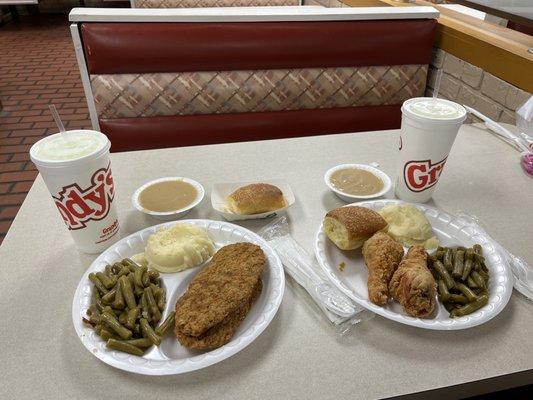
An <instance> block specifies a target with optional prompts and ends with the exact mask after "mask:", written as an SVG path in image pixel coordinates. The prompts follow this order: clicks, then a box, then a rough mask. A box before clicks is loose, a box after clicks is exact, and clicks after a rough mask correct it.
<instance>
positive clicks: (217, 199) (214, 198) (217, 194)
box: [211, 179, 296, 221]
mask: <svg viewBox="0 0 533 400" xmlns="http://www.w3.org/2000/svg"><path fill="white" fill-rule="evenodd" d="M252 183H268V184H270V185H274V186H277V187H278V188H279V190H281V191H282V193H283V197H284V198H285V203H286V206H285V207H283V208H280V209H278V210H275V211H268V212H264V213H260V214H250V215H241V214H235V213H234V212H231V211H230V210H228V208H227V206H226V198H227V197H228V196H229V195H230V194H231V193H233V192H234V191H235V190H237V189H238V188H240V187H242V186H246V185H250V184H252ZM295 201H296V198H295V197H294V193H293V192H292V189H291V187H290V186H289V184H288V183H287V182H285V181H283V180H281V179H271V180H262V181H260V182H232V183H217V184H214V185H213V189H212V191H211V205H212V206H213V208H214V209H215V210H216V211H217V212H218V213H219V214H220V215H222V217H224V219H226V220H228V221H244V220H247V219H261V218H268V217H274V216H276V215H279V214H281V213H283V212H285V210H287V208H289V207H290V206H292V205H293V204H294V202H295Z"/></svg>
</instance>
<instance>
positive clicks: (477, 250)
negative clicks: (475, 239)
mask: <svg viewBox="0 0 533 400" xmlns="http://www.w3.org/2000/svg"><path fill="white" fill-rule="evenodd" d="M472 250H473V251H474V253H476V254H479V255H482V253H483V247H481V245H480V244H478V243H476V244H475V245H473V246H472Z"/></svg>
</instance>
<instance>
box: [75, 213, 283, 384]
mask: <svg viewBox="0 0 533 400" xmlns="http://www.w3.org/2000/svg"><path fill="white" fill-rule="evenodd" d="M182 222H187V223H190V224H193V225H196V226H198V227H200V228H203V229H205V230H207V232H208V234H209V236H210V237H211V239H212V240H213V241H214V242H215V245H216V247H217V249H218V248H220V247H222V246H225V245H227V244H231V243H237V242H250V243H254V244H257V245H259V246H261V248H262V249H263V251H264V252H265V254H266V256H267V259H268V262H267V267H266V268H265V271H264V272H263V276H262V278H263V291H262V293H261V295H260V296H259V298H258V299H257V301H256V302H255V303H254V305H253V306H252V308H251V310H250V312H249V313H248V315H247V316H246V319H245V320H244V321H243V322H242V324H241V325H240V326H239V329H238V330H237V332H236V333H235V335H234V336H233V338H232V340H231V341H230V342H229V343H227V344H226V345H224V346H222V347H220V348H218V349H215V350H211V351H195V350H188V349H186V348H185V347H183V346H181V345H180V344H179V342H178V341H177V340H176V339H175V338H174V335H172V334H168V335H166V336H165V338H164V339H163V341H162V342H161V345H160V346H159V347H152V348H151V349H150V350H149V352H147V353H146V354H144V355H143V356H142V357H138V356H133V355H130V354H125V353H121V352H117V351H114V350H108V349H106V346H105V342H104V341H103V340H102V339H100V338H99V337H98V336H97V335H96V334H95V333H94V331H93V330H92V329H91V328H89V327H87V326H86V325H85V324H84V323H83V322H82V317H83V316H85V314H86V311H87V309H88V308H89V305H90V299H91V290H92V289H91V284H90V281H89V279H88V276H89V273H91V272H96V271H101V270H103V269H104V267H105V265H106V264H107V263H112V262H115V261H118V260H121V259H123V258H125V257H131V256H132V255H134V254H136V253H140V252H142V251H144V247H145V243H146V241H147V239H148V237H149V236H150V235H151V234H153V233H154V232H155V231H156V230H157V229H159V228H160V227H162V226H168V225H174V224H176V223H182ZM200 269H201V266H199V267H195V268H192V269H190V270H187V271H183V272H178V273H175V274H161V277H162V279H163V284H164V285H165V287H166V291H167V308H166V309H165V312H164V313H163V318H166V317H167V316H168V314H169V312H172V311H173V309H174V304H175V303H176V300H177V299H178V298H179V297H180V296H181V295H182V294H183V293H184V292H185V290H186V289H187V286H188V284H189V282H190V281H191V279H192V278H193V277H194V275H196V273H198V271H199V270H200ZM284 288H285V275H284V273H283V266H282V264H281V261H280V259H279V258H278V256H277V254H276V253H275V252H274V250H272V248H271V247H270V246H269V245H268V244H267V243H266V242H265V241H264V240H263V239H261V238H260V237H259V236H257V235H256V234H255V233H253V232H251V231H249V230H248V229H245V228H243V227H240V226H237V225H233V224H230V223H228V222H222V221H211V220H202V219H190V220H182V221H180V222H175V221H174V222H167V223H163V224H159V225H155V226H151V227H149V228H146V229H143V230H141V231H139V232H137V233H134V234H132V235H130V236H128V237H125V238H124V239H122V240H120V241H119V242H117V243H116V244H114V245H113V246H111V247H110V248H109V249H107V250H106V251H105V252H103V253H102V254H101V255H100V256H99V257H98V258H97V259H96V260H94V262H93V263H92V264H91V266H90V267H89V268H88V269H87V271H86V272H85V274H84V275H83V277H82V279H81V281H80V283H79V285H78V288H77V289H76V293H75V295H74V300H73V302H72V320H73V323H74V328H75V329H76V333H77V334H78V337H79V338H80V340H81V342H82V343H83V345H84V346H85V347H86V348H87V350H89V351H90V352H91V353H92V354H93V355H94V356H96V357H97V358H99V359H100V360H102V361H103V362H105V363H106V364H109V365H111V366H113V367H116V368H119V369H122V370H124V371H129V372H134V373H138V374H144V375H174V374H181V373H184V372H189V371H194V370H197V369H201V368H205V367H207V366H209V365H212V364H215V363H218V362H220V361H222V360H224V359H226V358H228V357H231V356H232V355H234V354H236V353H238V352H239V351H240V350H242V349H244V348H245V347H246V346H248V345H249V344H250V343H252V342H253V341H254V340H255V338H257V337H258V336H259V335H260V334H261V332H263V331H264V330H265V328H266V327H267V326H268V325H269V324H270V322H271V321H272V319H273V318H274V315H276V312H277V310H278V308H279V306H280V304H281V300H282V298H283V291H284Z"/></svg>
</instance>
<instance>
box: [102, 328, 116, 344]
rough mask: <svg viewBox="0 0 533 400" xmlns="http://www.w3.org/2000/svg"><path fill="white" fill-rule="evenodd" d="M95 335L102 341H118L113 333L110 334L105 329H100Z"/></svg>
mask: <svg viewBox="0 0 533 400" xmlns="http://www.w3.org/2000/svg"><path fill="white" fill-rule="evenodd" d="M97 333H98V335H99V336H100V337H101V338H102V339H104V340H106V341H107V340H109V339H120V336H117V335H115V334H114V333H113V332H110V331H108V330H107V329H105V328H101V329H100V330H99V331H98V332H97Z"/></svg>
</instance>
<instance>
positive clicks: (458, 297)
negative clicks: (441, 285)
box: [449, 294, 469, 304]
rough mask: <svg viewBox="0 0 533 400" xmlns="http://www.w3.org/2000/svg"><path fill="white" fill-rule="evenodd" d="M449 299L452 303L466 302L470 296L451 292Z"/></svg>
mask: <svg viewBox="0 0 533 400" xmlns="http://www.w3.org/2000/svg"><path fill="white" fill-rule="evenodd" d="M449 301H450V302H452V303H461V304H466V303H468V302H469V300H468V297H466V296H463V295H462V294H450V297H449Z"/></svg>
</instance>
